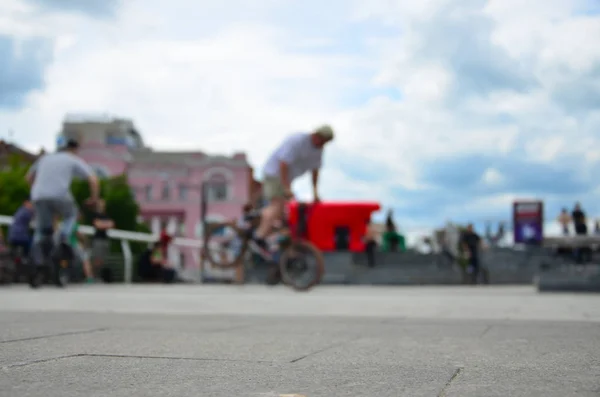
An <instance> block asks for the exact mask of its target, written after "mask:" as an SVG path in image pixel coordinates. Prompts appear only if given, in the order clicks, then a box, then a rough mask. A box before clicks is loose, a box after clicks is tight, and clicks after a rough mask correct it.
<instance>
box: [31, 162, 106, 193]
mask: <svg viewBox="0 0 600 397" xmlns="http://www.w3.org/2000/svg"><path fill="white" fill-rule="evenodd" d="M28 173H29V174H31V173H35V180H34V182H33V186H32V187H31V199H32V200H41V199H57V200H63V199H70V200H72V196H71V182H72V181H73V178H74V177H81V178H89V177H90V175H93V174H94V171H93V170H92V169H91V168H90V166H89V165H87V163H86V162H85V161H83V160H82V159H80V158H79V157H77V156H76V155H74V154H73V153H69V152H58V153H51V154H46V155H44V156H42V157H40V158H39V159H38V160H37V161H36V162H35V163H33V165H32V166H31V168H30V169H29V171H28Z"/></svg>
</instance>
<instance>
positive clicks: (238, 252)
mask: <svg viewBox="0 0 600 397" xmlns="http://www.w3.org/2000/svg"><path fill="white" fill-rule="evenodd" d="M247 248H248V240H247V238H246V236H245V231H244V230H242V229H240V228H239V227H237V226H236V225H234V224H232V223H228V222H219V223H212V224H209V225H208V227H207V230H206V231H205V236H204V247H203V250H202V252H203V254H204V258H206V259H207V260H208V261H209V262H210V264H211V265H213V266H215V267H218V268H222V269H228V268H232V267H237V266H241V265H242V264H243V259H244V255H245V253H246V250H247Z"/></svg>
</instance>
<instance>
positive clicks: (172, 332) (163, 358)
mask: <svg viewBox="0 0 600 397" xmlns="http://www.w3.org/2000/svg"><path fill="white" fill-rule="evenodd" d="M0 367H1V371H0V396H2V397H4V396H10V397H17V396H44V397H54V396H56V397H58V396H60V397H63V396H64V397H69V396H103V397H104V396H128V397H131V396H144V397H153V396H190V395H198V396H275V397H277V396H281V395H294V394H297V395H303V396H306V397H317V396H352V397H360V396H367V397H371V396H378V397H379V396H381V397H387V396H390V397H392V396H393V397H397V396H408V397H419V396H457V397H458V396H461V397H470V396H511V397H512V396H544V397H549V396H557V397H567V396H599V395H600V296H599V295H585V294H578V295H571V294H555V295H550V294H538V293H537V292H536V291H535V290H534V289H533V288H532V287H476V288H468V287H403V288H398V287H396V288H377V287H325V286H321V287H318V288H316V289H314V290H313V291H311V292H309V293H294V292H292V291H290V290H288V289H286V288H283V287H276V288H266V287H262V286H240V287H238V286H202V285H185V286H104V285H98V286H73V287H70V288H69V289H68V290H65V291H60V290H56V289H54V288H51V287H47V288H44V289H41V290H38V291H32V290H29V289H27V288H25V287H20V286H18V287H10V288H0Z"/></svg>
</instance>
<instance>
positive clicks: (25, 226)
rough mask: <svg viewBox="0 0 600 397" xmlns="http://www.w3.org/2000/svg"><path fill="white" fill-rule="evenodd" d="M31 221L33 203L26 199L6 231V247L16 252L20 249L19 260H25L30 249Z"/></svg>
mask: <svg viewBox="0 0 600 397" xmlns="http://www.w3.org/2000/svg"><path fill="white" fill-rule="evenodd" d="M32 219H33V203H32V202H31V200H30V199H29V197H28V198H26V199H25V201H23V204H21V206H20V207H19V209H18V210H17V212H15V214H14V215H13V222H12V224H11V225H10V227H9V229H8V245H9V246H10V248H11V249H12V250H13V251H14V252H16V250H17V249H19V248H20V249H21V253H22V255H21V258H22V259H23V260H27V259H28V258H29V251H30V249H31V232H30V227H31V220H32Z"/></svg>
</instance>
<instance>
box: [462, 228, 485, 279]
mask: <svg viewBox="0 0 600 397" xmlns="http://www.w3.org/2000/svg"><path fill="white" fill-rule="evenodd" d="M461 245H462V248H463V252H464V253H465V255H466V257H467V260H468V265H467V273H468V274H469V275H470V276H471V283H473V284H476V283H477V281H478V279H479V273H480V271H481V250H482V248H483V244H482V240H481V237H480V236H479V234H477V233H476V232H475V229H474V228H473V224H471V223H470V224H469V225H468V226H467V230H465V232H464V233H463V235H462V239H461Z"/></svg>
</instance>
